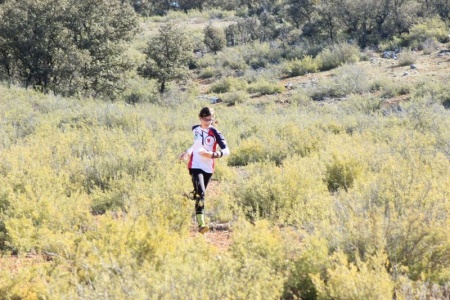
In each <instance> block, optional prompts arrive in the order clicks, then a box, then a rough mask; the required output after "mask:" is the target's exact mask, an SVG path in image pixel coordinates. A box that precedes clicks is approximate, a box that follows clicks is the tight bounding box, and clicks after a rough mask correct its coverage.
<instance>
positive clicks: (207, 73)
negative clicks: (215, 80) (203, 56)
mask: <svg viewBox="0 0 450 300" xmlns="http://www.w3.org/2000/svg"><path fill="white" fill-rule="evenodd" d="M218 74H219V72H218V71H217V70H216V69H215V68H214V67H206V68H204V69H201V70H200V74H199V75H198V77H199V78H202V79H206V78H212V77H215V76H216V75H218Z"/></svg>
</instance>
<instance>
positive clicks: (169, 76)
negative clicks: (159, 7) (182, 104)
mask: <svg viewBox="0 0 450 300" xmlns="http://www.w3.org/2000/svg"><path fill="white" fill-rule="evenodd" d="M192 53H193V46H192V41H191V40H190V39H189V37H188V35H187V34H186V33H185V32H184V31H183V30H182V29H181V28H179V27H178V26H176V25H174V24H172V23H168V24H166V25H163V26H161V27H160V28H159V33H158V35H157V36H155V37H154V38H152V39H151V40H150V41H149V42H148V47H147V49H146V50H145V54H146V56H147V60H146V63H145V65H143V66H141V67H140V68H139V73H140V74H141V75H142V76H144V77H146V78H152V79H156V80H157V82H158V83H159V85H160V88H159V92H160V93H161V94H162V93H164V92H165V90H166V84H167V83H168V82H169V81H173V80H183V79H185V78H186V77H187V75H188V69H189V68H188V63H189V60H190V59H191V57H192Z"/></svg>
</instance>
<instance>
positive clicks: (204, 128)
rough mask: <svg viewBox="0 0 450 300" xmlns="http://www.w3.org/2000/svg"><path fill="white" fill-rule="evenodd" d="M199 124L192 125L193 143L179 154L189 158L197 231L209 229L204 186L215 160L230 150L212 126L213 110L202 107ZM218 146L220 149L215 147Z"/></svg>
mask: <svg viewBox="0 0 450 300" xmlns="http://www.w3.org/2000/svg"><path fill="white" fill-rule="evenodd" d="M198 117H199V120H200V125H194V126H193V127H192V132H193V134H194V143H193V145H192V146H191V147H190V148H189V149H187V150H186V151H185V152H183V153H181V154H180V157H179V158H180V160H186V159H188V158H189V162H188V169H189V174H190V175H191V179H192V184H193V186H194V200H195V214H196V218H197V223H198V229H199V232H200V233H202V234H204V233H205V232H207V231H208V230H209V227H208V226H207V225H206V223H205V193H206V187H207V186H208V183H209V181H210V179H211V177H212V175H213V173H214V165H215V160H216V159H217V158H221V157H223V156H226V155H229V154H230V150H229V148H228V146H227V142H226V140H225V137H224V136H223V135H222V133H221V132H220V131H219V130H217V129H216V128H215V127H214V126H213V123H214V110H213V109H212V108H209V107H203V108H202V109H201V110H200V113H199V115H198ZM217 146H219V147H220V149H218V148H217Z"/></svg>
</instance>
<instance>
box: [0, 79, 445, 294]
mask: <svg viewBox="0 0 450 300" xmlns="http://www.w3.org/2000/svg"><path fill="white" fill-rule="evenodd" d="M429 90H430V89H426V88H422V91H423V92H422V93H418V92H417V93H416V95H417V96H415V97H414V99H412V100H411V101H410V102H407V103H404V104H399V106H400V108H399V110H391V109H389V108H388V107H384V106H380V105H379V99H370V98H364V99H363V98H358V97H354V98H352V99H349V100H348V101H349V102H345V101H343V102H341V103H335V104H334V105H331V106H323V105H321V104H320V103H315V102H313V101H311V100H310V102H309V103H307V104H304V105H301V106H295V105H291V106H290V107H288V108H282V107H279V106H278V105H277V104H275V103H272V104H269V103H268V104H266V105H265V106H264V107H261V106H258V105H256V106H255V105H252V104H250V103H247V104H246V103H241V104H239V105H235V106H231V107H226V106H221V107H220V108H218V109H217V111H218V117H219V126H220V128H221V130H222V131H223V132H225V133H226V135H227V137H228V140H229V144H230V147H231V149H232V155H231V156H230V157H229V158H226V159H224V160H221V161H219V164H218V168H219V169H218V171H217V174H216V176H215V184H217V186H218V187H219V189H218V190H217V192H216V193H214V194H212V195H211V196H210V198H209V203H210V204H209V206H208V211H209V214H208V218H209V221H210V222H228V223H230V224H232V230H233V235H232V243H231V247H230V249H229V250H227V251H219V250H218V249H217V248H215V246H213V245H209V244H208V243H207V242H206V241H205V239H204V238H203V237H201V236H197V237H192V236H190V234H189V230H190V227H191V225H192V222H193V221H192V220H193V219H192V203H191V202H190V201H189V200H186V199H184V198H183V196H182V194H183V193H184V192H186V191H188V190H189V189H190V185H189V184H190V182H189V176H188V174H187V171H186V169H185V168H186V166H185V165H184V164H181V163H178V162H177V154H178V153H179V152H181V151H182V150H183V149H184V148H186V147H187V146H188V145H189V144H190V136H189V127H190V125H192V124H193V123H194V122H195V121H196V118H195V115H196V113H197V110H198V107H200V106H203V105H207V103H202V102H198V101H199V100H194V99H190V100H188V101H184V102H181V103H179V104H178V105H177V106H176V107H171V108H168V107H164V106H159V105H157V104H136V105H134V106H130V105H126V104H122V103H115V104H112V103H106V102H97V101H94V100H88V99H84V100H76V101H75V100H74V99H65V98H61V97H57V96H49V95H48V96H44V95H41V94H39V93H34V92H30V91H25V90H22V89H20V88H7V87H4V86H1V87H0V91H1V93H0V94H1V95H2V101H1V111H2V115H1V124H2V142H1V145H0V147H1V154H0V155H1V160H0V161H1V165H0V175H1V180H2V187H1V191H0V195H1V197H0V208H1V211H0V213H1V218H0V220H1V224H0V233H1V234H0V245H1V248H2V251H3V253H4V255H5V256H4V258H3V259H2V266H3V267H2V270H1V271H0V279H1V280H0V282H1V284H0V295H1V296H2V298H4V299H12V298H29V299H33V298H36V299H37V298H44V297H47V298H60V297H64V296H66V297H71V298H76V299H86V298H93V297H94V298H95V297H96V295H99V294H101V295H106V294H108V295H111V297H114V298H123V297H128V296H130V295H132V296H133V297H137V298H142V297H143V298H145V297H146V296H148V295H152V296H155V297H161V298H183V297H184V296H185V295H187V294H191V295H193V297H203V298H217V297H219V298H234V299H241V298H265V297H268V296H269V298H280V297H284V298H290V297H293V296H294V295H297V296H300V297H302V298H304V299H316V298H317V299H319V298H320V299H322V298H323V299H328V298H339V299H360V298H361V297H362V298H371V297H372V296H375V295H376V296H377V297H382V298H390V297H392V295H393V294H394V293H395V294H396V295H397V297H404V298H405V299H407V298H408V297H410V295H415V296H414V297H419V296H420V295H421V293H425V292H426V293H428V294H429V295H432V296H434V297H437V298H438V297H439V295H444V294H445V293H448V286H447V285H446V283H448V282H449V280H450V275H449V274H450V270H449V269H448V266H449V265H450V257H449V255H448V253H449V250H448V249H449V248H450V241H449V240H448V234H447V233H448V231H449V230H450V228H449V221H448V220H449V219H448V214H447V212H448V210H449V209H450V206H449V205H450V204H449V202H448V191H447V187H448V184H449V183H450V182H449V176H448V170H449V168H450V163H449V155H450V148H449V144H448V141H449V140H450V136H449V131H448V130H447V129H448V126H449V125H450V124H449V120H450V118H449V112H448V110H446V109H445V108H444V106H443V105H442V100H440V98H439V97H434V98H431V97H430V94H429V92H428V91H429ZM442 90H443V91H444V89H442ZM433 99H434V100H433ZM364 101H365V102H366V103H365V104H363V103H364ZM370 103H374V104H370ZM375 103H378V104H375ZM399 112H401V113H399ZM187 116H188V117H187ZM249 222H251V223H252V224H254V225H252V224H250V223H249ZM8 253H9V254H11V253H12V254H15V255H17V256H18V257H19V258H20V259H22V260H24V261H26V256H27V255H29V254H30V253H35V255H39V256H37V257H41V256H42V257H44V258H46V260H41V261H39V260H35V261H34V264H26V263H23V264H22V265H21V266H20V268H18V269H16V270H15V271H13V273H11V269H12V268H13V266H12V265H8V261H9V260H8ZM14 263H15V262H14ZM11 264H13V262H11ZM205 274H207V275H208V276H205ZM173 286H176V289H173V288H172V287H173ZM349 286H352V287H355V288H349ZM375 286H376V287H377V288H378V289H377V290H373V287H375ZM374 293H375V294H374ZM371 295H372V296H371ZM99 297H101V296H99Z"/></svg>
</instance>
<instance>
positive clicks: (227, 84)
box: [210, 77, 247, 93]
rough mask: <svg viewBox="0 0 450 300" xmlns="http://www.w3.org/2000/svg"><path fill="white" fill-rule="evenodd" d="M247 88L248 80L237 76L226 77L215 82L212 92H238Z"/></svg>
mask: <svg viewBox="0 0 450 300" xmlns="http://www.w3.org/2000/svg"><path fill="white" fill-rule="evenodd" d="M246 88H247V82H245V81H243V80H241V79H239V78H235V77H226V78H223V79H220V80H218V81H217V82H215V83H214V84H213V85H212V86H211V88H210V92H212V93H228V92H236V91H239V90H245V89H246Z"/></svg>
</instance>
